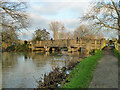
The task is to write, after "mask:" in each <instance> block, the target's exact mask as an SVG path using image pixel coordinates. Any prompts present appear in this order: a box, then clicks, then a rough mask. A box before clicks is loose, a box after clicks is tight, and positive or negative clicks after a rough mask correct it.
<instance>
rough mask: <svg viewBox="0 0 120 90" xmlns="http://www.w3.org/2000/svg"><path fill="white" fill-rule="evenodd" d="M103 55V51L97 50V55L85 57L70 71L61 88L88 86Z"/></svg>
mask: <svg viewBox="0 0 120 90" xmlns="http://www.w3.org/2000/svg"><path fill="white" fill-rule="evenodd" d="M101 57H102V51H97V52H96V53H95V55H93V56H89V57H87V58H85V59H83V60H82V61H81V62H80V63H78V65H77V66H76V67H75V68H74V70H72V71H71V72H70V74H69V75H68V77H67V78H66V79H65V81H64V82H63V83H62V85H61V88H88V86H89V83H90V82H91V80H92V77H93V70H94V69H95V67H96V65H97V62H98V60H99V59H100V58H101ZM66 81H67V82H66Z"/></svg>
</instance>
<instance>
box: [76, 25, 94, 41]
mask: <svg viewBox="0 0 120 90" xmlns="http://www.w3.org/2000/svg"><path fill="white" fill-rule="evenodd" d="M76 38H95V34H94V32H93V31H91V30H90V29H89V28H88V27H87V26H86V25H84V24H83V25H80V26H79V27H78V28H77V29H76V30H75V31H74V39H76Z"/></svg>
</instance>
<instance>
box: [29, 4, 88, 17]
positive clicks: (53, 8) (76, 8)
mask: <svg viewBox="0 0 120 90" xmlns="http://www.w3.org/2000/svg"><path fill="white" fill-rule="evenodd" d="M88 4H89V3H88V2H54V3H53V2H46V3H44V4H43V3H40V2H39V5H36V3H35V5H33V4H31V8H32V9H33V11H34V12H35V13H39V14H40V15H56V14H59V13H61V11H66V12H67V11H72V12H73V13H79V14H80V13H81V11H83V12H84V10H85V9H87V6H88Z"/></svg>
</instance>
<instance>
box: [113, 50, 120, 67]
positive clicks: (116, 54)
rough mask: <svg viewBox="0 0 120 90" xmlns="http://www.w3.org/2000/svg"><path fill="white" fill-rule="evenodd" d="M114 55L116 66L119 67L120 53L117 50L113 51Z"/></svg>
mask: <svg viewBox="0 0 120 90" xmlns="http://www.w3.org/2000/svg"><path fill="white" fill-rule="evenodd" d="M114 55H115V56H116V57H117V58H118V66H119V67H120V53H119V52H118V50H116V49H114Z"/></svg>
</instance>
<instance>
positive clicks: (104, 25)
mask: <svg viewBox="0 0 120 90" xmlns="http://www.w3.org/2000/svg"><path fill="white" fill-rule="evenodd" d="M92 5H93V6H92V8H91V9H90V10H89V11H88V12H87V13H86V14H84V15H83V17H82V18H81V21H84V20H85V21H88V22H89V23H90V24H91V23H92V26H93V27H94V29H95V28H97V29H98V28H99V29H98V30H101V29H108V30H117V31H118V38H119V39H118V42H119V43H120V1H118V0H101V1H100V0H99V1H98V2H95V3H94V4H92Z"/></svg>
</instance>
